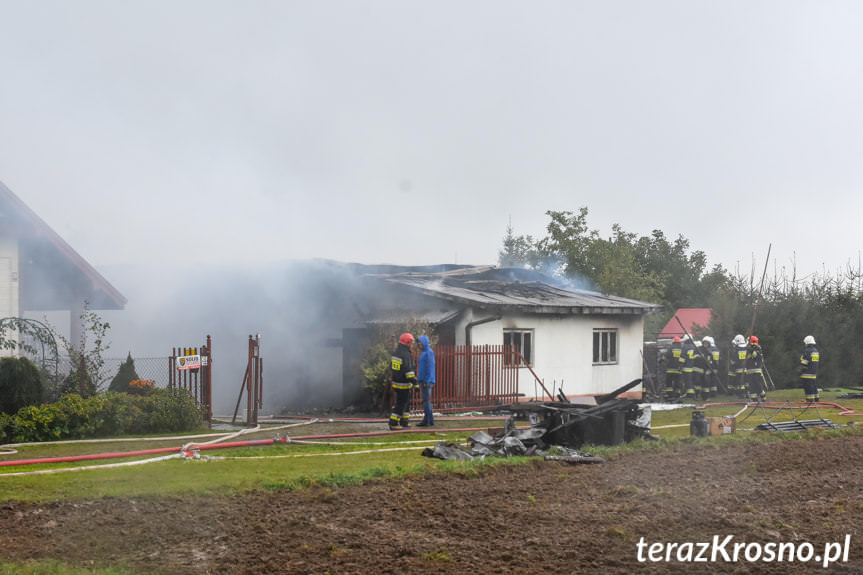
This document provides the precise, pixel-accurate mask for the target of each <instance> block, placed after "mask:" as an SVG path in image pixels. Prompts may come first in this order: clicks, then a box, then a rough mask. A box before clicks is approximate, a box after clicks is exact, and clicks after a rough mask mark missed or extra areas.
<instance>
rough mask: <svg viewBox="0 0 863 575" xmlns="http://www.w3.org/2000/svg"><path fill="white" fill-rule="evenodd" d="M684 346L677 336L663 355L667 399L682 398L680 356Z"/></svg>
mask: <svg viewBox="0 0 863 575" xmlns="http://www.w3.org/2000/svg"><path fill="white" fill-rule="evenodd" d="M682 350H683V346H682V345H681V343H680V338H679V337H677V336H675V337H674V340H673V341H672V342H671V347H669V348H668V350H667V351H666V352H665V354H663V356H662V363H664V364H665V399H671V398H672V397H680V395H681V394H680V354H681V351H682Z"/></svg>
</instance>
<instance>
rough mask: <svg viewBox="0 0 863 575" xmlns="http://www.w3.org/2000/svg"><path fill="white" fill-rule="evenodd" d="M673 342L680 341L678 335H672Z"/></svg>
mask: <svg viewBox="0 0 863 575" xmlns="http://www.w3.org/2000/svg"><path fill="white" fill-rule="evenodd" d="M674 343H680V338H679V337H678V336H676V335H675V336H674Z"/></svg>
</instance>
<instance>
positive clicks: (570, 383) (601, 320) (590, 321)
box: [456, 312, 644, 399]
mask: <svg viewBox="0 0 863 575" xmlns="http://www.w3.org/2000/svg"><path fill="white" fill-rule="evenodd" d="M493 315H494V314H492V313H484V312H479V313H476V315H474V316H471V315H470V314H468V315H467V317H465V318H464V319H463V320H462V321H461V322H460V324H459V325H457V327H456V341H457V343H458V344H464V343H465V341H464V340H465V326H466V325H467V324H468V323H469V322H471V321H476V320H478V319H483V318H487V317H491V316H493ZM505 328H507V329H509V328H518V329H532V330H534V341H533V354H534V355H533V366H532V367H533V371H534V372H535V373H536V375H537V376H538V377H539V378H540V379H542V380H543V384H544V385H545V387H546V388H547V389H548V391H549V392H551V393H552V394H555V393H556V390H557V389H559V388H560V387H561V386H562V387H563V391H564V393H565V394H566V395H594V394H602V393H608V392H610V391H613V390H615V389H617V388H619V387H621V386H623V385H625V384H627V383H629V382H630V381H632V380H634V379H638V378H640V377H641V375H642V359H641V353H642V343H643V339H644V337H643V331H644V317H643V316H641V315H609V316H554V317H552V316H542V315H527V314H519V315H505V316H503V318H502V319H500V320H497V321H493V322H489V323H484V324H481V325H477V326H475V327H473V328H472V330H471V344H472V345H502V344H503V330H504V329H505ZM598 328H616V329H617V330H618V332H617V338H618V362H617V363H616V364H614V365H596V366H595V365H593V330H594V329H598ZM519 369H520V370H521V372H520V373H519V376H518V381H519V393H522V394H524V396H525V397H534V395H535V393H536V391H537V390H538V392H539V394H540V395H542V393H543V392H542V388H541V387H540V386H539V385H538V384H536V383H535V380H534V377H533V375H531V373H530V370H528V369H527V368H519ZM553 388H554V389H553ZM639 390H641V387H640V386H639V387H637V388H635V389H634V390H633V391H639ZM546 399H547V397H546Z"/></svg>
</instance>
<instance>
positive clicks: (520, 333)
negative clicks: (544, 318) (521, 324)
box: [503, 329, 533, 367]
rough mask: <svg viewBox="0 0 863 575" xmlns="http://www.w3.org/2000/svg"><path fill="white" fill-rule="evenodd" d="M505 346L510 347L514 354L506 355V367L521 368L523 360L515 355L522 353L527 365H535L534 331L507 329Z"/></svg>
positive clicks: (505, 331)
mask: <svg viewBox="0 0 863 575" xmlns="http://www.w3.org/2000/svg"><path fill="white" fill-rule="evenodd" d="M503 345H504V346H509V347H510V348H511V349H512V351H513V353H508V354H506V355H504V358H503V363H504V365H507V366H510V367H519V366H520V365H521V364H522V361H521V358H520V357H519V356H518V354H516V353H514V352H515V351H516V350H517V351H520V352H521V355H522V356H523V357H524V361H525V362H527V365H533V330H532V329H505V330H503Z"/></svg>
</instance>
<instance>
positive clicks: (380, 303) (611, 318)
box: [343, 266, 661, 398]
mask: <svg viewBox="0 0 863 575" xmlns="http://www.w3.org/2000/svg"><path fill="white" fill-rule="evenodd" d="M356 271H358V272H360V273H361V275H362V277H363V278H364V280H365V282H366V285H370V286H374V287H373V289H371V290H368V292H374V293H376V294H378V295H379V296H380V295H381V294H385V297H376V298H374V299H373V300H369V301H368V302H366V303H365V304H364V303H360V302H358V308H359V309H361V310H362V313H361V322H362V327H359V326H357V327H354V328H350V329H346V330H345V335H344V341H346V342H348V341H350V340H351V339H352V338H355V337H358V336H359V335H360V334H361V333H362V329H363V328H364V327H365V328H368V327H370V326H373V325H375V324H381V323H388V322H393V323H394V322H396V321H398V320H402V321H404V320H407V319H416V320H420V321H424V322H428V323H429V324H430V325H432V326H433V330H434V333H435V334H436V335H437V336H438V344H439V345H456V346H508V347H512V348H514V349H517V350H518V351H519V352H520V354H521V358H523V361H522V360H521V358H519V359H517V360H513V359H511V358H510V357H509V356H508V358H507V359H505V360H504V361H505V362H506V363H508V365H506V366H505V367H506V368H508V369H513V370H520V371H521V372H523V377H522V376H520V377H519V378H518V381H519V383H518V385H519V390H518V392H519V395H520V396H522V397H527V398H529V397H535V396H536V381H535V379H536V378H537V377H538V378H541V379H542V380H543V381H544V382H545V383H546V386H547V387H554V388H556V389H561V390H563V392H564V393H565V394H566V395H568V396H584V395H599V394H605V393H608V392H610V391H612V390H614V389H617V388H619V387H620V386H621V385H623V384H625V383H627V382H630V381H632V380H634V379H638V378H640V377H641V376H642V365H643V362H642V343H643V330H644V317H645V315H646V314H648V313H653V312H656V311H659V310H660V309H661V308H660V306H658V305H655V304H651V303H647V302H643V301H637V300H632V299H627V298H622V297H617V296H613V295H609V294H602V293H598V292H594V291H587V290H582V289H575V288H572V287H568V286H566V285H563V284H561V282H559V281H557V280H556V279H554V278H550V277H548V276H546V275H543V274H541V273H538V272H535V271H532V270H526V269H517V268H496V267H493V266H479V267H477V266H450V267H447V268H440V267H438V268H398V267H395V266H385V267H380V266H360V267H359V268H358V269H357V270H356ZM351 329H353V332H352V331H351ZM359 347H361V346H354V345H346V346H345V348H344V349H345V354H344V355H343V359H344V368H345V369H344V378H345V381H344V384H345V389H346V391H347V389H349V388H350V387H352V384H350V383H349V380H350V378H351V377H352V375H351V374H352V373H356V371H355V365H356V363H355V361H356V358H352V357H351V356H350V353H349V351H348V350H350V349H358V348H359ZM520 375H522V374H520ZM639 392H640V388H639V389H636V390H634V393H639Z"/></svg>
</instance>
